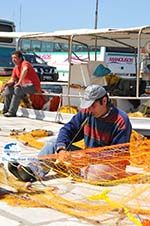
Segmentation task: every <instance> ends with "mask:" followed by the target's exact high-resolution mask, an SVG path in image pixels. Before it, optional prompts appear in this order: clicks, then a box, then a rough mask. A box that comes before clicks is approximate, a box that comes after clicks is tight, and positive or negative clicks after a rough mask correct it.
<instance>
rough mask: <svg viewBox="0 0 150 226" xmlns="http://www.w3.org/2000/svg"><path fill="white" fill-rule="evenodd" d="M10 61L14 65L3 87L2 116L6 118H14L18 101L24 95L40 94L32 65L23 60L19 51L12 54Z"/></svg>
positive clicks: (37, 78) (38, 81)
mask: <svg viewBox="0 0 150 226" xmlns="http://www.w3.org/2000/svg"><path fill="white" fill-rule="evenodd" d="M12 61H13V63H14V64H15V67H14V69H13V72H12V76H11V78H10V80H9V81H8V82H7V83H6V84H5V86H4V87H3V89H4V108H3V114H4V116H6V117H13V116H16V112H17V110H18V106H19V104H20V101H21V99H23V98H24V97H25V95H26V94H34V93H36V92H41V87H40V80H39V77H38V75H37V74H36V72H35V70H34V68H33V67H32V65H31V64H30V63H29V62H28V61H25V60H24V59H23V55H22V53H21V52H20V51H16V52H14V53H13V54H12Z"/></svg>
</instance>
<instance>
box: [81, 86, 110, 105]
mask: <svg viewBox="0 0 150 226" xmlns="http://www.w3.org/2000/svg"><path fill="white" fill-rule="evenodd" d="M106 94H107V92H106V90H105V88H104V87H102V86H100V85H95V84H92V85H89V86H88V87H87V88H86V89H85V91H84V96H83V99H82V101H81V104H80V108H89V107H90V106H91V105H92V104H93V103H94V102H95V100H98V99H100V98H102V97H103V96H105V95H106Z"/></svg>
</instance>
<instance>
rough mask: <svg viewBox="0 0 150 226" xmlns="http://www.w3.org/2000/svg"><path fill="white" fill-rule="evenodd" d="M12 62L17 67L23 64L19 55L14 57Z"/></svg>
mask: <svg viewBox="0 0 150 226" xmlns="http://www.w3.org/2000/svg"><path fill="white" fill-rule="evenodd" d="M11 58H12V62H13V63H14V64H15V65H20V64H21V61H22V59H21V58H19V57H18V56H17V55H15V54H14V55H12V57H11Z"/></svg>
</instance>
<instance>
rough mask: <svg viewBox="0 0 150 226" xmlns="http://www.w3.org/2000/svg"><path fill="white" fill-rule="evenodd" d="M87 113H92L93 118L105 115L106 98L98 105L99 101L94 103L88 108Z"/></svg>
mask: <svg viewBox="0 0 150 226" xmlns="http://www.w3.org/2000/svg"><path fill="white" fill-rule="evenodd" d="M88 109H89V112H90V113H92V115H93V116H94V117H95V118H99V117H101V116H103V115H104V114H106V112H107V100H106V97H104V98H103V99H102V103H100V101H99V100H97V101H95V102H94V103H93V104H92V105H91V106H90V107H89V108H88Z"/></svg>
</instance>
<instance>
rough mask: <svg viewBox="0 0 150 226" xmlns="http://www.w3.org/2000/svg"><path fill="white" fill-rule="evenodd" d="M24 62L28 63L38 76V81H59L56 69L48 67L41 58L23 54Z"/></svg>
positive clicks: (32, 54)
mask: <svg viewBox="0 0 150 226" xmlns="http://www.w3.org/2000/svg"><path fill="white" fill-rule="evenodd" d="M23 58H24V60H27V61H29V62H30V63H31V64H32V66H33V68H34V70H35V71H36V73H37V74H38V76H39V78H40V81H53V82H56V81H57V80H58V79H59V74H58V71H57V68H56V67H54V66H49V65H48V64H47V62H45V61H44V60H43V59H42V58H41V57H39V56H38V55H37V54H35V53H23Z"/></svg>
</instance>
